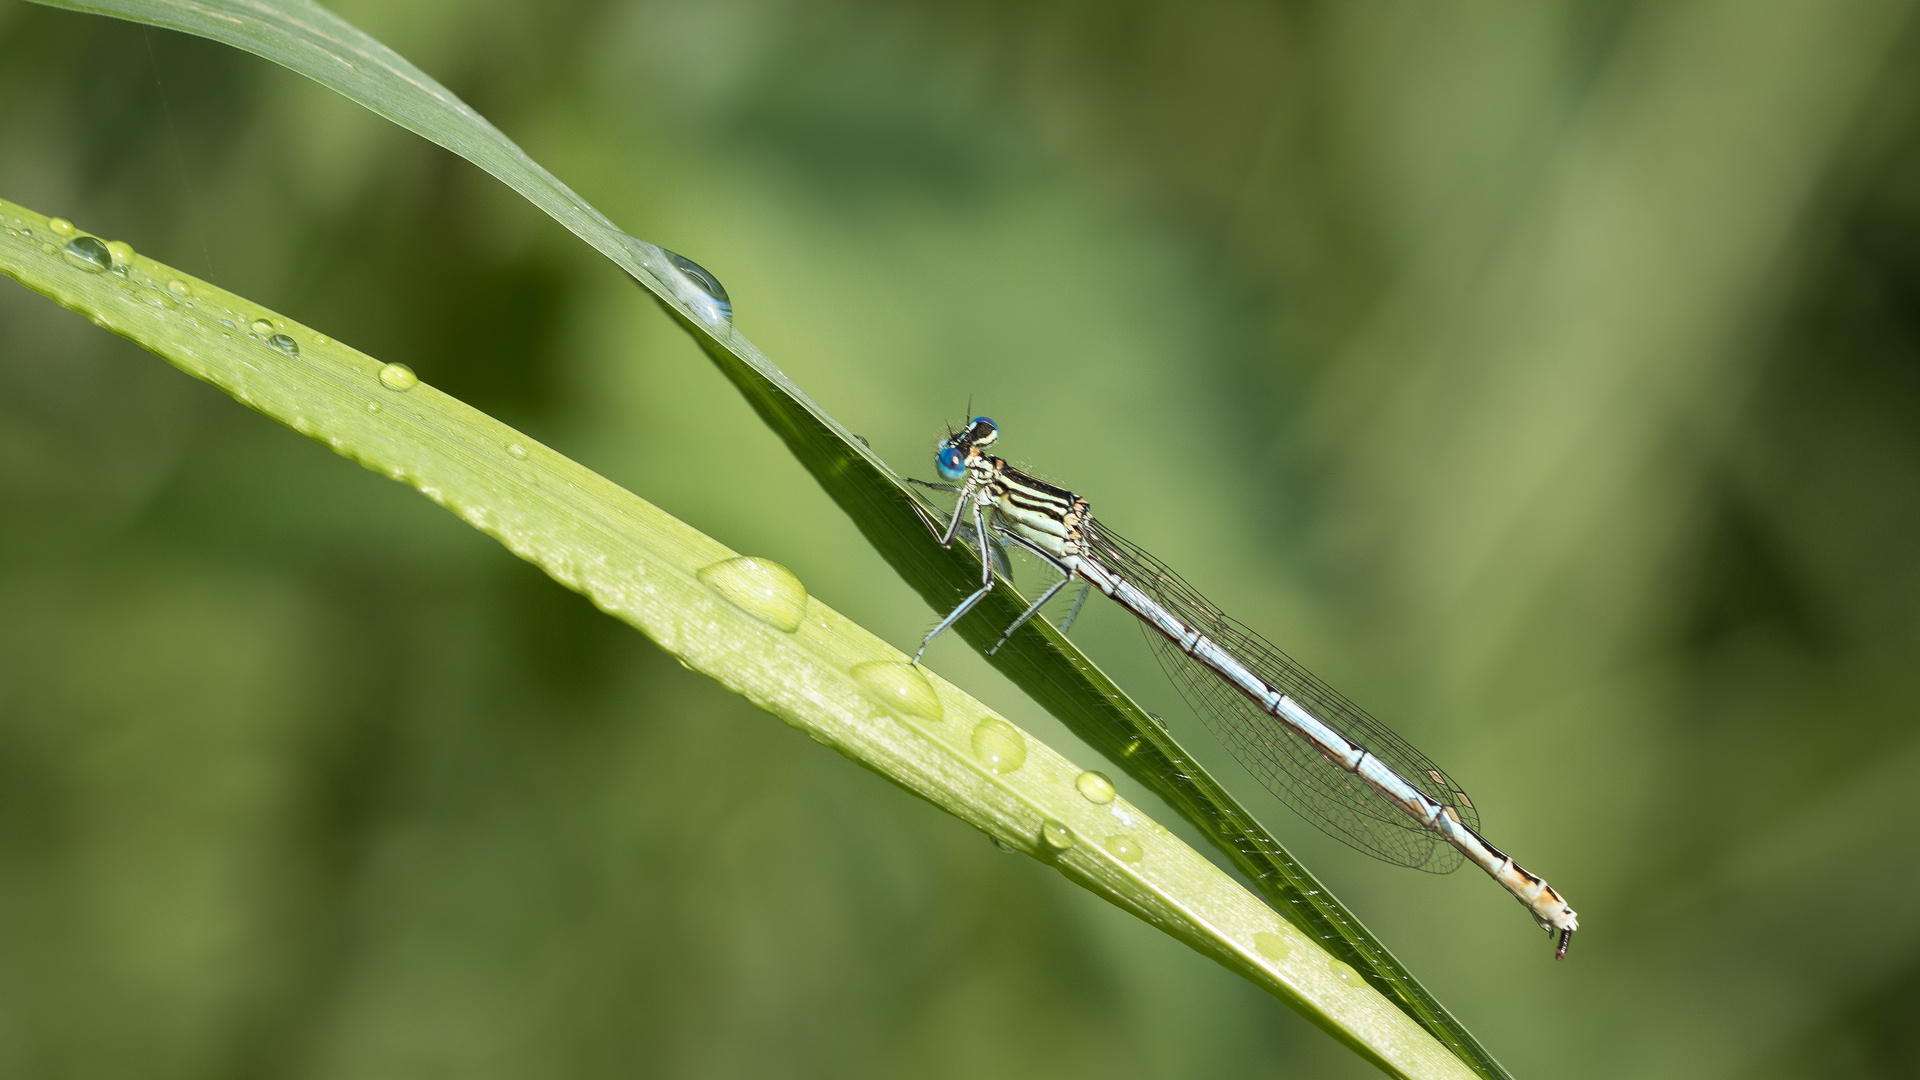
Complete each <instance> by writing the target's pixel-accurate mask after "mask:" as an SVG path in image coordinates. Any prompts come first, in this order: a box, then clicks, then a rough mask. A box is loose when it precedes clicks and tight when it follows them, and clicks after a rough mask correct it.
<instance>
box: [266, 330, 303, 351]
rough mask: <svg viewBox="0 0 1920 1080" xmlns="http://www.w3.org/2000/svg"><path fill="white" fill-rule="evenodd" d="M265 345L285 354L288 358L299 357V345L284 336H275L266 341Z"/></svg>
mask: <svg viewBox="0 0 1920 1080" xmlns="http://www.w3.org/2000/svg"><path fill="white" fill-rule="evenodd" d="M267 344H269V345H271V346H273V347H274V348H276V349H278V350H280V351H281V352H283V353H286V354H287V355H288V356H299V355H300V343H299V342H297V341H295V340H293V339H292V338H290V337H288V336H287V335H285V334H275V335H273V336H272V337H270V338H268V339H267Z"/></svg>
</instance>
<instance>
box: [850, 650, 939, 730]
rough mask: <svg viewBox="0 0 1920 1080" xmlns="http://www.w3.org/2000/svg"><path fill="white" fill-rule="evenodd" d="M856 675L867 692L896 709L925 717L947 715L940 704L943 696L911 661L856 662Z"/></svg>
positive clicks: (934, 718)
mask: <svg viewBox="0 0 1920 1080" xmlns="http://www.w3.org/2000/svg"><path fill="white" fill-rule="evenodd" d="M853 677H854V679H855V680H856V681H858V682H859V683H860V685H861V686H863V687H865V688H866V690H867V693H869V694H872V695H873V696H874V697H877V698H879V699H880V700H881V701H883V702H885V703H886V705H887V707H888V708H890V709H892V710H894V711H895V712H902V713H906V714H907V715H908V716H918V717H921V718H923V719H926V720H938V719H940V718H941V717H942V716H945V715H946V710H945V709H943V708H942V707H941V705H940V695H939V694H936V693H934V692H933V684H932V683H930V682H928V681H927V677H926V676H925V675H922V674H920V669H919V668H917V667H914V666H912V665H911V664H900V663H894V662H892V661H888V660H869V661H868V662H866V663H864V664H855V665H853Z"/></svg>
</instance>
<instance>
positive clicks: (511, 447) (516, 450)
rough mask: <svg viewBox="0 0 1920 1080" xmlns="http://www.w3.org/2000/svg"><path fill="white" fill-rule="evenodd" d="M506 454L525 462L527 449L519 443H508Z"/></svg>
mask: <svg viewBox="0 0 1920 1080" xmlns="http://www.w3.org/2000/svg"><path fill="white" fill-rule="evenodd" d="M507 453H509V454H512V455H513V456H514V457H517V458H519V459H520V460H521V461H525V460H527V448H526V447H524V446H521V445H520V444H519V443H508V444H507Z"/></svg>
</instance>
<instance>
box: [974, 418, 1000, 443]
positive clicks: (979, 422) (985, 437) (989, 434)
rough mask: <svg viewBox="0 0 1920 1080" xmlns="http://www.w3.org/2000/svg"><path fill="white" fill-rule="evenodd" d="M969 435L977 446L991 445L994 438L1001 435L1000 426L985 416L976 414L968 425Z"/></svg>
mask: <svg viewBox="0 0 1920 1080" xmlns="http://www.w3.org/2000/svg"><path fill="white" fill-rule="evenodd" d="M967 437H968V438H970V439H972V440H973V445H975V446H991V445H992V444H993V440H995V439H997V438H999V437H1000V428H999V427H998V426H996V425H995V424H994V422H993V421H992V420H989V419H987V418H986V417H984V416H976V417H974V418H973V423H971V424H968V425H967Z"/></svg>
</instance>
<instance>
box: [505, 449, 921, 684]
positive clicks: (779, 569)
mask: <svg viewBox="0 0 1920 1080" xmlns="http://www.w3.org/2000/svg"><path fill="white" fill-rule="evenodd" d="M519 445H520V444H519V443H515V444H514V446H515V447H518V446H519ZM508 452H509V453H511V452H512V450H511V448H510V449H509V451H508ZM526 454H527V452H526V451H525V450H521V451H520V454H519V456H520V457H525V456H526ZM699 577H700V580H701V582H702V583H704V584H705V585H706V587H707V588H709V589H712V590H713V591H714V592H717V593H719V594H720V597H721V599H723V600H725V601H726V602H727V603H729V604H732V605H733V606H734V607H737V608H739V609H740V610H741V611H744V612H746V613H747V614H749V615H751V616H753V617H754V618H756V619H759V620H760V621H761V622H763V623H766V624H767V625H768V626H772V627H775V628H776V629H779V630H784V631H786V632H787V633H789V634H791V633H793V632H794V631H795V630H798V629H800V620H801V619H802V618H804V617H805V616H806V613H807V587H806V586H805V585H802V584H801V583H800V579H799V578H798V577H795V576H794V573H793V571H791V570H789V569H787V568H786V567H784V566H781V565H780V564H779V563H777V562H774V561H772V560H770V559H756V558H753V557H752V556H749V555H742V556H739V557H737V558H732V559H724V560H722V561H720V562H717V563H714V564H713V565H712V566H708V567H706V568H704V569H702V570H701V571H700V573H699ZM921 681H922V682H925V681H926V680H925V679H922V680H921ZM928 692H929V693H931V692H932V688H931V687H929V688H928Z"/></svg>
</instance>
